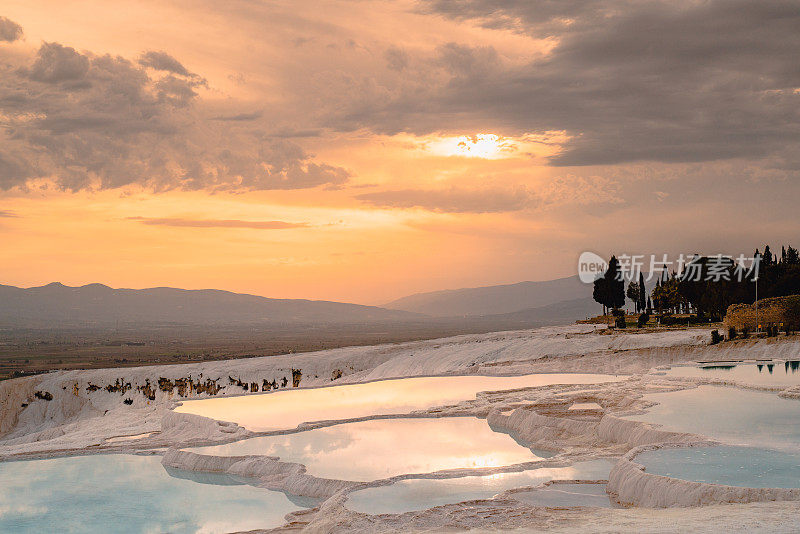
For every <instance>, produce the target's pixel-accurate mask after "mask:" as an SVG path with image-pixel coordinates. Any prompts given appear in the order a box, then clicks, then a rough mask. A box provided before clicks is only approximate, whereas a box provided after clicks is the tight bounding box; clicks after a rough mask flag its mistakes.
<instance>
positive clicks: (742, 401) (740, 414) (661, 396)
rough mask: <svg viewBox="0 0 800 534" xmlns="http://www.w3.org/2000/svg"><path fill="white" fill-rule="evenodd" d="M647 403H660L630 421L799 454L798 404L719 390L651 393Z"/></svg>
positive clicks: (772, 396)
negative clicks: (655, 424)
mask: <svg viewBox="0 0 800 534" xmlns="http://www.w3.org/2000/svg"><path fill="white" fill-rule="evenodd" d="M645 399H647V400H649V401H654V402H658V403H659V404H658V405H657V406H653V407H652V408H649V409H648V411H647V413H644V414H637V415H631V416H627V417H626V418H627V419H635V420H637V421H645V422H648V423H657V424H661V425H664V427H665V428H667V429H669V430H676V431H680V432H691V433H694V434H700V435H703V436H707V437H711V438H714V439H717V440H719V441H724V442H726V443H728V444H732V445H752V446H758V447H766V448H772V449H780V450H787V451H798V452H800V401H797V400H793V399H784V398H781V397H778V396H777V395H776V394H774V393H764V392H760V391H748V390H743V389H738V388H732V387H720V386H700V387H698V388H693V389H686V390H682V391H673V392H669V393H652V394H649V395H645Z"/></svg>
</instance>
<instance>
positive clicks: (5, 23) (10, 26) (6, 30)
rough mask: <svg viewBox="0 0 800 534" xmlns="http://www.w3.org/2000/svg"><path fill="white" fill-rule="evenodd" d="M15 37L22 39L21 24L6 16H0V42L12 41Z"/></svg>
mask: <svg viewBox="0 0 800 534" xmlns="http://www.w3.org/2000/svg"><path fill="white" fill-rule="evenodd" d="M17 39H22V26H20V25H19V24H17V23H16V22H14V21H13V20H9V19H7V18H6V17H0V42H7V43H13V42H14V41H16V40H17Z"/></svg>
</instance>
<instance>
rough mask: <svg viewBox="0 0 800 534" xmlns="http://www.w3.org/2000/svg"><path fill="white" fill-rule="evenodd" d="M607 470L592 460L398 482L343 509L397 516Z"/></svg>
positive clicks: (352, 498)
mask: <svg viewBox="0 0 800 534" xmlns="http://www.w3.org/2000/svg"><path fill="white" fill-rule="evenodd" d="M610 470H611V463H610V462H608V461H606V460H592V461H588V462H578V463H576V464H574V465H571V466H569V467H543V468H539V469H528V470H526V471H521V472H517V473H499V474H495V475H485V476H468V477H459V478H445V479H412V480H401V481H399V482H395V483H394V484H390V485H388V486H379V487H375V488H366V489H363V490H359V491H354V492H352V493H350V494H349V495H348V498H347V503H346V506H347V507H348V508H349V509H351V510H353V511H356V512H362V513H367V514H399V513H404V512H410V511H413V510H425V509H427V508H432V507H434V506H441V505H444V504H453V503H458V502H462V501H470V500H474V499H489V498H491V497H493V496H495V495H497V494H498V493H502V492H503V491H506V490H509V489H512V488H520V487H525V486H538V485H539V484H542V483H544V482H548V481H550V480H576V479H584V480H600V479H607V478H608V473H609V471H610ZM604 487H605V486H604Z"/></svg>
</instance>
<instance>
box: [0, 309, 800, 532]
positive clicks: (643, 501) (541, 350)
mask: <svg viewBox="0 0 800 534" xmlns="http://www.w3.org/2000/svg"><path fill="white" fill-rule="evenodd" d="M709 339H710V333H709V330H706V329H675V330H662V331H656V332H643V333H639V332H632V333H627V332H623V333H618V332H609V331H606V330H604V329H598V328H595V327H594V326H591V325H573V326H565V327H550V328H541V329H536V330H525V331H514V332H499V333H490V334H482V335H466V336H457V337H452V338H445V339H437V340H429V341H418V342H411V343H401V344H390V345H378V346H370V347H352V348H342V349H335V350H327V351H320V352H313V353H305V354H291V355H283V356H273V357H264V358H249V359H240V360H230V361H214V362H206V363H193V364H185V365H161V366H148V367H136V368H119V369H96V370H85V371H58V372H52V373H47V374H44V375H37V376H31V377H26V378H20V379H15V380H9V381H5V382H1V383H0V459H2V460H8V459H20V458H41V457H49V456H59V455H69V454H90V453H98V452H108V451H116V452H122V451H125V452H144V451H150V452H154V453H157V454H163V464H164V465H165V466H169V467H174V468H180V469H189V470H195V471H208V472H225V473H230V474H233V475H237V476H245V477H250V478H255V479H258V480H259V482H260V484H261V485H262V486H263V487H266V488H271V489H278V490H282V491H286V492H289V493H292V494H294V495H298V496H304V497H313V498H316V499H319V500H320V504H319V506H318V507H316V508H314V509H312V510H307V511H303V512H297V513H294V514H291V515H290V516H288V517H287V525H286V528H287V529H289V530H292V529H294V530H298V529H305V530H308V531H313V532H342V531H352V532H359V531H360V532H376V531H414V530H429V531H430V530H444V529H448V530H460V529H497V528H504V529H520V530H526V529H531V530H547V529H551V530H555V531H565V532H571V531H586V530H595V529H596V530H598V531H608V532H614V531H617V530H616V529H615V528H614V526H615V525H617V526H619V529H618V530H625V531H659V532H662V531H684V530H694V529H695V528H696V529H698V530H702V529H706V531H716V529H714V528H713V527H714V525H709V524H708V523H704V522H702V521H701V520H700V519H699V518H700V517H702V514H701V513H696V512H695V511H690V510H692V509H686V508H682V510H684V511H685V512H686V514H685V515H683V516H681V515H680V514H677V515H676V513H675V512H674V510H672V508H674V507H687V506H704V508H701V510H702V509H708V510H709V514H711V515H712V516H713V517H719V518H720V522H719V524H718V526H719V530H734V531H735V530H736V529H735V528H734V529H731V528H726V527H725V526H724V525H728V524H730V523H731V521H729V518H731V517H737V516H741V517H746V516H747V517H750V518H751V521H750V522H749V523H741V522H740V523H739V525H750V526H753V527H757V526H759V525H767V526H769V525H775V524H776V523H775V518H776V517H783V518H790V522H789V523H785V524H787V525H794V526H795V527H797V526H798V522H797V519H796V514H795V515H792V514H791V513H789V511H790V510H794V511H795V512H796V509H797V508H796V507H797V504H796V503H791V502H784V503H775V502H773V503H770V504H763V503H755V504H744V503H752V502H754V501H787V500H798V499H800V491H798V490H769V489H760V490H754V489H750V488H730V487H726V486H718V485H712V484H700V483H695V482H687V481H681V480H676V479H671V478H669V477H663V476H656V475H652V474H648V473H646V472H645V471H644V469H643V468H642V466H641V465H639V464H637V463H636V461H635V458H636V455H637V454H638V453H639V452H641V451H643V450H647V449H649V448H654V447H663V446H691V445H704V444H709V443H711V442H710V441H709V440H708V439H707V438H705V437H704V436H698V435H692V434H684V433H678V432H671V431H669V430H668V429H663V428H658V427H656V426H653V425H649V424H645V423H641V422H636V421H632V420H627V419H623V418H621V417H619V416H621V415H628V414H631V413H636V412H640V411H641V410H644V409H647V408H648V406H649V405H648V403H647V401H645V400H644V398H643V397H644V395H645V394H647V393H654V392H659V391H673V390H678V389H683V388H687V387H694V386H696V385H697V384H699V383H702V382H703V381H702V380H700V379H676V378H670V379H667V378H665V377H664V376H662V375H660V374H659V373H658V368H659V367H661V368H663V366H669V365H672V364H676V363H688V362H695V361H726V360H742V359H754V358H773V357H774V358H784V359H792V358H794V359H798V358H800V342H799V341H797V340H795V339H794V338H781V339H779V340H774V339H771V340H758V341H756V340H744V341H737V342H726V343H723V344H720V345H714V346H709V345H708V340H709ZM293 371H294V374H293ZM565 372H566V373H569V372H576V373H605V374H620V375H626V376H624V377H621V379H620V380H619V381H617V382H606V383H599V384H573V385H548V386H540V387H531V388H523V389H517V390H511V391H502V392H486V393H479V394H478V395H477V396H476V398H475V399H471V400H467V401H464V402H460V403H458V404H455V405H452V406H444V407H437V408H430V409H423V410H417V411H415V412H414V413H411V414H404V415H401V416H400V417H422V416H426V417H431V416H450V415H472V416H477V417H481V418H486V420H487V423H488V424H489V425H490V426H491V427H492V428H493V429H494V430H497V431H502V432H506V433H508V434H510V435H511V436H513V437H514V438H515V439H517V440H518V441H519V442H520V443H523V444H525V445H526V446H528V447H532V448H537V449H548V450H552V451H554V452H555V456H554V457H552V458H548V459H545V460H540V461H538V462H534V463H531V462H528V463H526V464H518V465H513V466H504V467H500V468H482V469H461V470H452V471H447V472H436V473H429V474H427V475H419V474H417V475H400V476H397V477H393V478H391V479H385V480H376V481H372V482H366V483H355V482H347V481H342V480H331V479H323V478H317V477H314V476H312V475H310V474H308V473H307V472H306V468H305V466H303V465H300V464H295V463H289V462H282V461H281V460H280V459H278V458H271V457H266V456H237V457H224V456H213V455H203V454H199V453H197V452H189V451H186V450H182V449H184V448H186V447H189V446H196V445H210V444H217V443H225V442H231V441H236V440H240V439H243V438H247V437H254V436H257V435H263V433H261V434H259V433H257V432H252V431H250V430H247V429H245V428H243V427H241V426H239V425H237V424H235V423H231V422H225V421H217V420H213V419H208V418H205V417H201V416H198V415H191V414H186V413H177V412H175V411H174V410H173V409H174V408H175V406H176V405H177V403H179V402H181V401H183V400H189V399H202V398H209V397H226V396H234V395H261V394H264V393H263V390H264V389H265V386H266V389H268V390H273V389H275V388H276V387H277V389H284V388H287V389H288V388H292V387H293V378H294V379H295V381H296V380H297V378H298V376H299V387H300V388H305V387H321V386H331V385H333V386H335V385H337V384H345V383H359V382H367V381H373V380H380V379H386V378H399V377H412V376H444V375H473V374H481V375H520V374H531V373H565ZM190 383H191V385H189V384H190ZM198 385H199V386H200V390H201V391H200V392H198ZM254 385H255V387H253V386H254ZM727 385H730V386H731V387H738V386H741V387H751V388H759V389H763V390H765V391H774V393H776V394H781V395H782V396H784V397H787V398H797V397H800V388H798V387H794V388H783V389H780V388H778V389H780V391H778V390H776V388H773V387H769V386H765V387H758V386H753V385H747V384H735V383H730V384H727ZM254 389H256V390H257V392H254V391H253V390H254ZM37 393H38V395H37ZM46 394H49V395H46ZM267 394H269V393H267ZM48 396H52V400H46V397H48ZM573 406H578V407H586V406H591V409H574V408H573V409H570V407H573ZM327 424H335V422H331V421H329V422H323V423H316V424H314V425H306V427H308V428H310V427H313V426H320V425H327ZM593 458H610V459H614V460H615V461H616V465H615V467H614V468H613V469H612V472H611V474H610V476H609V480H608V485H607V487H608V491H609V493H610V494H611V495H612V497H613V498H615V499H616V500H617V501H618V502H620V503H622V504H624V505H626V506H635V507H653V509H643V508H629V509H602V510H601V509H588V508H580V509H552V508H543V507H535V506H532V505H530V504H526V503H524V502H522V501H520V500H517V499H514V498H512V497H510V496H509V495H507V494H503V495H498V496H497V497H495V498H493V499H487V500H482V501H473V502H469V503H458V504H451V505H446V506H440V507H436V508H431V509H429V510H423V511H419V512H408V513H404V514H394V515H392V514H386V515H368V514H363V513H356V512H353V511H350V510H348V509H347V507H346V501H347V495H348V493H349V492H351V491H354V490H357V489H361V488H365V487H371V486H380V485H386V484H391V483H393V482H396V481H398V480H403V479H406V478H414V477H415V478H420V477H427V478H449V477H455V476H466V475H474V474H495V473H501V472H508V471H521V470H524V469H529V468H531V467H532V465H534V464H535V465H536V466H565V465H569V464H570V463H572V462H575V461H581V460H588V459H593ZM722 503H741V504H722ZM656 508H670V510H668V511H665V510H659V509H656ZM719 510H725V512H724V513H723V512H720V511H719ZM748 514H749V515H748ZM753 514H756V516H753ZM761 516H763V517H761ZM659 517H660V518H662V519H663V520H659V519H658V518H659ZM681 518H684V519H685V521H686V522H687V523H686V525H693V526H694V527H689V526H687V527H686V528H682V527H681V522H680V521H681ZM664 521H667V523H664ZM665 524H667V525H672V526H673V527H674V528H664V525H665ZM709 528H710V530H709Z"/></svg>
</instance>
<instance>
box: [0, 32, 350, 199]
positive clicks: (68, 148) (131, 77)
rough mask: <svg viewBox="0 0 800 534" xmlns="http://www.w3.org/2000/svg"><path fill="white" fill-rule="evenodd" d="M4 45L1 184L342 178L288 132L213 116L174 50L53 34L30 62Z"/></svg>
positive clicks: (268, 184) (293, 184) (309, 183)
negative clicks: (136, 57) (137, 53)
mask: <svg viewBox="0 0 800 534" xmlns="http://www.w3.org/2000/svg"><path fill="white" fill-rule="evenodd" d="M2 54H3V50H2V48H0V190H3V189H9V188H12V187H22V188H24V187H26V186H27V185H28V183H29V182H30V180H33V179H37V178H52V179H53V180H54V181H55V183H56V185H57V186H58V187H60V188H62V189H65V190H72V191H76V190H80V189H95V188H101V189H103V188H116V187H121V186H125V185H130V184H138V185H142V186H145V187H147V188H150V189H152V190H155V191H163V190H169V189H186V190H195V189H205V190H255V189H300V188H309V187H316V186H320V185H340V184H342V183H344V182H346V181H347V180H348V176H349V174H348V173H347V171H345V170H344V169H341V168H338V167H333V166H330V165H326V164H324V163H318V162H315V161H313V160H312V159H311V157H310V156H309V155H308V154H307V153H305V152H304V151H303V149H302V148H300V147H299V146H298V145H296V144H294V143H292V142H290V141H289V140H287V139H281V138H273V137H270V136H267V135H266V134H264V133H263V132H261V131H260V130H258V129H248V128H246V127H245V126H246V125H242V126H240V127H235V128H234V127H233V126H234V123H235V121H234V123H232V125H231V127H227V126H225V125H224V124H220V123H215V124H213V125H212V124H210V123H209V121H208V120H204V119H203V118H202V117H201V115H200V114H199V113H198V111H197V109H196V108H197V106H198V104H199V102H198V89H199V88H200V87H202V86H205V85H206V82H205V80H204V79H203V78H201V77H200V76H198V75H196V74H193V73H191V72H188V71H187V70H186V69H185V68H184V67H183V66H182V65H181V64H180V63H179V62H177V60H175V59H174V58H172V57H171V56H169V55H167V54H164V53H161V52H159V53H155V52H148V53H146V54H145V55H144V56H142V59H141V60H140V61H142V62H143V63H144V64H146V65H147V66H148V67H150V68H151V69H154V70H155V71H156V75H151V74H150V73H148V71H147V70H146V69H145V68H144V67H143V66H142V65H141V64H139V63H136V62H132V61H129V60H127V59H125V58H122V57H119V56H110V55H101V56H99V55H94V54H91V53H88V52H79V51H77V50H75V49H74V48H71V47H68V46H64V45H61V44H59V43H44V44H42V45H41V47H40V48H39V50H38V52H37V54H36V57H35V58H33V59H32V61H30V62H29V63H28V64H27V65H22V66H13V65H11V64H9V63H7V62H3V61H2V59H4V58H3V57H2Z"/></svg>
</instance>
